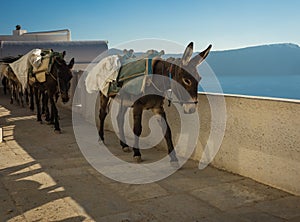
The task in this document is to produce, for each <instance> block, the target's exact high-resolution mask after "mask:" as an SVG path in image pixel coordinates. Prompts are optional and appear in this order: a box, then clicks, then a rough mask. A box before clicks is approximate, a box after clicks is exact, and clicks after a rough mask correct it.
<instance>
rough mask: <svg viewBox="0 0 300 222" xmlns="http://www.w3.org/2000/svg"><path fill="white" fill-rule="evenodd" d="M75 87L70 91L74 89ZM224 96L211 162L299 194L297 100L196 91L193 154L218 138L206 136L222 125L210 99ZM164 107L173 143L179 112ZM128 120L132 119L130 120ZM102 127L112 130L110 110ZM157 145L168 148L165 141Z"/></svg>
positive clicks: (197, 155)
mask: <svg viewBox="0 0 300 222" xmlns="http://www.w3.org/2000/svg"><path fill="white" fill-rule="evenodd" d="M73 88H74V87H73ZM73 88H72V91H74V89H73ZM222 99H224V100H223V101H225V106H226V111H227V112H226V116H225V117H226V118H225V123H226V128H225V134H224V138H223V140H222V142H221V146H220V149H219V150H218V152H217V154H216V156H215V157H214V159H213V161H212V162H211V164H212V165H213V166H215V167H217V168H220V169H224V170H227V171H230V172H233V173H236V174H240V175H242V176H245V177H250V178H252V179H254V180H256V181H259V182H261V183H264V184H267V185H270V186H272V187H276V188H279V189H282V190H285V191H288V192H290V193H293V194H296V195H300V115H299V114H300V101H296V100H283V99H271V98H262V97H250V96H238V95H213V94H199V104H198V113H199V119H200V131H199V137H198V143H197V147H196V149H195V151H194V153H193V155H192V156H191V158H192V159H194V160H200V159H201V157H202V155H203V150H204V148H205V147H206V146H207V144H208V145H210V146H214V145H216V143H218V141H216V140H215V139H212V138H211V137H210V132H214V131H218V130H220V129H221V126H222V123H221V121H222V118H220V119H218V117H217V118H216V117H214V118H215V119H214V120H216V121H215V122H214V123H213V124H212V115H211V114H212V109H211V104H210V103H215V102H218V101H220V100H222ZM80 100H81V101H77V102H76V103H77V104H83V105H84V104H86V103H87V101H88V100H89V97H87V95H84V96H83V97H81V99H80ZM209 101H210V102H209ZM96 106H97V107H96V117H95V119H96V120H98V110H99V109H98V106H99V101H97V104H96ZM215 107H216V106H215ZM69 108H70V107H69ZM165 109H166V113H167V118H168V122H169V124H170V126H171V129H172V134H173V141H174V144H176V142H177V141H178V138H179V135H180V128H181V127H180V118H179V114H178V112H177V111H176V109H175V108H174V106H171V107H167V106H166V108H165ZM214 112H215V114H214V115H216V114H217V116H218V110H217V112H216V111H214ZM221 114H222V107H221V106H220V116H221ZM83 115H84V116H86V117H87V118H89V119H90V120H91V121H93V120H94V119H93V117H91V113H83ZM151 116H152V114H151V112H150V111H146V112H144V116H143V135H144V136H145V135H147V134H148V133H149V132H150V130H149V127H148V126H147V125H148V120H149V118H150V117H151ZM218 121H220V123H218ZM130 122H131V123H132V120H131V121H130ZM105 128H106V129H110V130H112V125H111V121H110V118H109V115H108V117H107V120H106V126H105ZM221 139H222V138H221ZM158 147H160V148H162V149H166V144H165V142H164V140H163V141H162V142H161V143H160V144H159V145H158ZM213 156H214V155H213Z"/></svg>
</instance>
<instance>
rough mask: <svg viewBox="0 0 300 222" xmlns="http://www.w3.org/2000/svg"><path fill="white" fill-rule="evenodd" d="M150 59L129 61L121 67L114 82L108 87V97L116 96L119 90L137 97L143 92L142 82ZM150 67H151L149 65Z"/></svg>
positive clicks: (150, 61) (147, 72) (147, 70)
mask: <svg viewBox="0 0 300 222" xmlns="http://www.w3.org/2000/svg"><path fill="white" fill-rule="evenodd" d="M147 63H148V64H151V63H152V60H151V59H136V58H134V59H129V60H126V62H125V63H124V64H123V65H122V66H121V68H120V70H119V74H118V78H117V81H116V82H112V83H111V84H110V87H109V95H113V94H117V93H118V92H119V91H120V89H121V88H123V89H122V90H124V91H125V92H126V93H129V94H133V95H139V94H141V93H142V92H143V85H144V84H143V82H144V78H145V76H146V75H147V74H149V73H150V72H149V71H150V70H149V68H148V64H147ZM150 67H151V65H150Z"/></svg>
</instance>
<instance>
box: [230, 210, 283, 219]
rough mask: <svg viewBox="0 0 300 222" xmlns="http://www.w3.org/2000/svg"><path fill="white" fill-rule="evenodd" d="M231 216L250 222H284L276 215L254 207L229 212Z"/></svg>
mask: <svg viewBox="0 0 300 222" xmlns="http://www.w3.org/2000/svg"><path fill="white" fill-rule="evenodd" d="M227 212H228V213H230V214H234V215H238V216H239V217H240V218H243V220H245V221H248V222H260V221H272V222H283V221H285V220H284V219H282V218H279V217H276V216H274V215H271V214H268V213H265V212H262V211H260V210H258V209H255V208H254V207H241V208H235V209H233V210H230V211H227Z"/></svg>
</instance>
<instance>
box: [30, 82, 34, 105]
mask: <svg viewBox="0 0 300 222" xmlns="http://www.w3.org/2000/svg"><path fill="white" fill-rule="evenodd" d="M33 97H34V89H33V86H29V98H30V99H29V102H30V106H29V109H30V110H31V111H33V110H34V102H33V100H34V99H33Z"/></svg>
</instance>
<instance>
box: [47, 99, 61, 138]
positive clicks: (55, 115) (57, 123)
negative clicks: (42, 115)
mask: <svg viewBox="0 0 300 222" xmlns="http://www.w3.org/2000/svg"><path fill="white" fill-rule="evenodd" d="M49 98H50V103H51V111H52V113H51V115H53V118H54V131H55V132H57V133H60V132H61V131H60V127H59V122H58V111H57V108H56V104H55V100H54V95H53V94H52V95H49Z"/></svg>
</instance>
